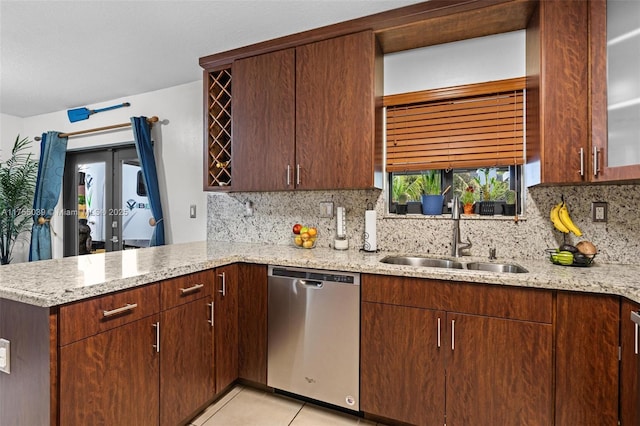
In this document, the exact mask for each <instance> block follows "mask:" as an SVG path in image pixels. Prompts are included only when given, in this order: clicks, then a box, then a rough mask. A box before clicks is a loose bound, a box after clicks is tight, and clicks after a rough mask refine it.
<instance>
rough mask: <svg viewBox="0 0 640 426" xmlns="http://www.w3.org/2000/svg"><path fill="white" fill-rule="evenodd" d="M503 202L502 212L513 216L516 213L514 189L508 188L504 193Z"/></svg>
mask: <svg viewBox="0 0 640 426" xmlns="http://www.w3.org/2000/svg"><path fill="white" fill-rule="evenodd" d="M504 201H505V204H503V205H502V214H503V215H505V216H515V214H516V191H514V190H513V189H509V190H507V191H505V193H504Z"/></svg>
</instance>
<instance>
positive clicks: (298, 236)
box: [292, 223, 318, 249]
mask: <svg viewBox="0 0 640 426" xmlns="http://www.w3.org/2000/svg"><path fill="white" fill-rule="evenodd" d="M292 238H293V245H295V246H296V247H298V248H303V249H312V248H314V247H315V246H316V240H317V239H318V228H316V227H315V226H305V225H301V224H299V223H296V224H295V225H294V226H293V237H292Z"/></svg>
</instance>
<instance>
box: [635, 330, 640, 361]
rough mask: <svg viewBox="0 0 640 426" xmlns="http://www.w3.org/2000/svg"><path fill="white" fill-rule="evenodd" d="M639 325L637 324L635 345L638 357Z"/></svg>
mask: <svg viewBox="0 0 640 426" xmlns="http://www.w3.org/2000/svg"><path fill="white" fill-rule="evenodd" d="M638 327H640V326H638V324H636V343H635V353H636V355H638Z"/></svg>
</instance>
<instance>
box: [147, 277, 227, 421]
mask: <svg viewBox="0 0 640 426" xmlns="http://www.w3.org/2000/svg"><path fill="white" fill-rule="evenodd" d="M212 278H213V274H212V273H211V272H201V273H198V274H193V275H190V276H188V278H185V277H180V278H177V279H175V280H171V281H166V282H163V283H161V284H160V285H162V286H163V287H164V288H168V287H169V284H174V283H179V284H182V285H179V286H174V287H176V288H174V289H173V290H174V291H173V293H174V294H175V295H176V296H177V297H179V296H178V295H182V297H184V298H187V299H188V298H193V299H194V300H192V301H187V302H186V303H184V302H182V301H180V300H179V299H178V300H179V301H178V302H177V303H178V306H175V307H173V308H170V309H167V310H163V311H162V312H161V314H160V324H159V326H160V327H161V328H160V331H159V334H160V348H159V354H160V425H167V426H172V425H178V424H180V423H181V422H184V421H186V420H188V419H189V418H190V417H192V416H193V415H194V414H196V413H197V411H198V410H200V409H201V408H202V407H203V405H206V404H207V403H208V402H209V401H210V400H211V398H212V397H213V395H215V391H216V389H215V374H214V358H213V339H214V330H213V321H212V316H211V314H212V313H213V309H212V303H213V300H212V295H211V294H212V293H211V290H212V286H213V279H212ZM172 281H173V282H172ZM200 286H203V287H200ZM164 288H163V289H164ZM190 289H191V290H190Z"/></svg>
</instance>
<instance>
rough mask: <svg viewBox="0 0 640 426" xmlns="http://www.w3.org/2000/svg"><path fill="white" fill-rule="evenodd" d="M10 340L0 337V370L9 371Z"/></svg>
mask: <svg viewBox="0 0 640 426" xmlns="http://www.w3.org/2000/svg"><path fill="white" fill-rule="evenodd" d="M10 355H11V342H9V341H8V340H6V339H0V372H3V373H7V374H9V373H11V356H10Z"/></svg>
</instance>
